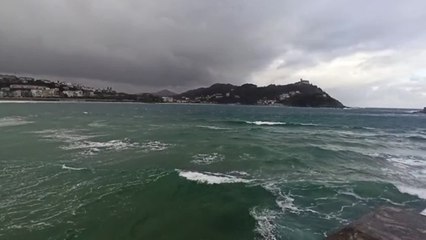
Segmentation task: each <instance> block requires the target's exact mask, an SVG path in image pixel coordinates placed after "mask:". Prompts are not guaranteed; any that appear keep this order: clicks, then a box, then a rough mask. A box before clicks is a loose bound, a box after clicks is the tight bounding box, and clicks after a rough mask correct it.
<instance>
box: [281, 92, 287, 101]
mask: <svg viewBox="0 0 426 240" xmlns="http://www.w3.org/2000/svg"><path fill="white" fill-rule="evenodd" d="M289 97H290V94H288V93H283V94H281V95H280V96H279V99H280V100H281V101H282V100H285V99H287V98H289Z"/></svg>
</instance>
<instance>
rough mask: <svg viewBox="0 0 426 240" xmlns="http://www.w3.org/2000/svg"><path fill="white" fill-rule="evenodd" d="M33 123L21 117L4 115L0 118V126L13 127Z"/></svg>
mask: <svg viewBox="0 0 426 240" xmlns="http://www.w3.org/2000/svg"><path fill="white" fill-rule="evenodd" d="M30 123H33V122H32V121H28V120H26V119H25V118H23V117H4V118H0V127H13V126H20V125H26V124H30Z"/></svg>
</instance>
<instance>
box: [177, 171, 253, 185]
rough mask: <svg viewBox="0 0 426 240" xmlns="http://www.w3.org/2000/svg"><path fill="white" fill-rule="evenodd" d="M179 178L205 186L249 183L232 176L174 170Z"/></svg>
mask: <svg viewBox="0 0 426 240" xmlns="http://www.w3.org/2000/svg"><path fill="white" fill-rule="evenodd" d="M176 171H177V172H178V173H179V176H180V177H183V178H186V179H187V180H190V181H195V182H198V183H205V184H224V183H249V182H250V180H248V179H243V178H239V177H235V176H232V175H227V174H221V173H211V172H203V173H201V172H192V171H184V170H179V169H176Z"/></svg>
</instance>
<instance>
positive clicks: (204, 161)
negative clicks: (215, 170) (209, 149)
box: [191, 153, 225, 165]
mask: <svg viewBox="0 0 426 240" xmlns="http://www.w3.org/2000/svg"><path fill="white" fill-rule="evenodd" d="M224 159H225V156H223V155H222V154H219V153H210V154H207V153H200V154H197V155H194V156H193V157H192V161H191V162H192V163H194V164H198V165H210V164H213V163H217V162H221V161H223V160H224Z"/></svg>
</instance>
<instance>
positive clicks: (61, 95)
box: [0, 75, 162, 102]
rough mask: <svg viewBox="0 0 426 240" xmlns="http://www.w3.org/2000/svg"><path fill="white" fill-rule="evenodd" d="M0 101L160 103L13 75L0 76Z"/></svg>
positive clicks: (142, 96)
mask: <svg viewBox="0 0 426 240" xmlns="http://www.w3.org/2000/svg"><path fill="white" fill-rule="evenodd" d="M0 99H3V100H46V101H49V100H50V101H57V100H70V99H77V100H87V101H90V100H92V101H140V102H162V99H161V98H160V97H158V96H154V95H152V94H149V93H142V94H127V93H120V92H117V91H114V90H113V89H112V88H111V87H106V88H104V89H95V88H91V87H87V86H83V85H81V84H75V83H69V82H62V81H51V80H47V79H35V78H32V77H18V76H15V75H0Z"/></svg>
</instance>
